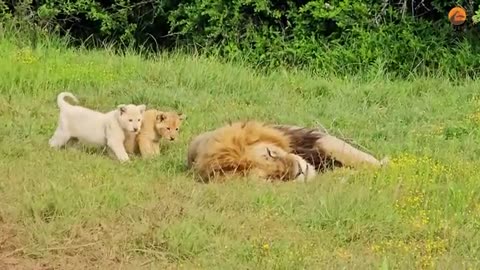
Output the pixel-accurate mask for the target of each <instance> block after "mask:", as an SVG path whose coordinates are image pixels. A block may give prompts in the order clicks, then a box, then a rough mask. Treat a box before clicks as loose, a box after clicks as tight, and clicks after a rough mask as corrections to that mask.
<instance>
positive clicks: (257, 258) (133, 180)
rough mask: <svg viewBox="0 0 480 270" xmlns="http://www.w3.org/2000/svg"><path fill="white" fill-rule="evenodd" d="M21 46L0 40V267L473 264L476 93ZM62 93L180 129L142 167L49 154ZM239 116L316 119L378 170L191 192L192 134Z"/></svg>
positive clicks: (77, 151) (422, 82) (466, 85)
mask: <svg viewBox="0 0 480 270" xmlns="http://www.w3.org/2000/svg"><path fill="white" fill-rule="evenodd" d="M21 44H22V43H21V40H13V39H9V38H3V39H2V41H0V123H1V128H0V157H1V158H0V176H1V180H0V266H1V267H2V269H5V268H6V267H13V266H17V267H20V268H22V269H23V268H25V269H32V268H33V266H34V265H43V266H44V267H52V268H55V269H67V268H69V269H73V268H75V269H92V268H96V267H98V268H100V269H120V268H122V269H143V268H145V269H178V268H181V267H184V268H186V269H239V268H240V269H339V268H348V269H366V268H368V269H370V268H373V269H379V268H381V269H419V268H436V269H439V268H440V269H468V268H470V269H478V267H479V266H480V259H479V258H478V254H480V235H478V232H479V230H480V222H479V220H480V200H479V199H480V197H479V195H480V193H479V192H480V181H479V180H480V173H479V172H478V168H480V162H479V161H478V156H479V154H480V148H479V139H480V128H479V127H480V91H479V89H480V84H479V83H478V82H475V81H459V82H451V81H447V80H445V79H442V78H430V79H429V78H418V79H416V80H413V81H387V80H385V79H382V78H381V76H380V77H379V78H376V79H375V78H374V79H370V80H360V79H358V78H357V79H355V78H349V79H337V78H333V77H332V78H321V77H316V76H313V75H308V74H305V73H302V72H297V73H295V74H294V73H288V72H274V73H272V74H270V75H260V74H257V73H256V72H255V71H252V70H249V69H246V68H243V67H240V66H235V65H233V64H221V63H219V62H216V61H215V60H211V59H206V58H201V57H191V56H183V55H170V56H161V57H158V58H157V59H147V60H146V59H144V58H141V57H139V56H136V55H134V54H125V56H116V55H114V54H113V53H111V52H109V51H108V50H99V51H82V50H71V49H66V48H64V47H62V46H55V45H53V44H54V43H47V44H46V45H45V44H39V46H37V47H36V48H35V49H32V48H29V47H25V46H22V45H21ZM64 90H68V91H71V92H73V93H74V94H75V95H76V96H77V97H78V98H79V99H80V103H81V105H83V106H86V107H90V108H93V109H97V110H101V111H108V110H110V109H111V108H114V107H115V106H116V105H117V104H120V103H138V104H139V103H145V104H146V105H147V106H148V107H149V108H159V109H168V108H169V109H176V110H179V111H182V112H184V113H185V114H187V115H188V118H187V120H186V122H185V123H184V125H183V127H182V131H181V136H180V138H179V141H177V142H174V143H164V145H163V150H162V154H161V156H159V157H157V158H155V159H153V160H148V161H147V160H142V159H140V158H134V160H133V161H132V162H130V163H129V164H120V163H118V162H117V161H115V160H112V159H111V158H109V157H108V156H107V155H104V154H101V153H99V152H98V151H93V150H91V149H82V148H81V147H71V148H67V149H63V150H58V151H55V150H52V149H50V148H49V147H48V139H49V138H50V136H51V135H52V134H53V131H54V129H55V127H56V122H57V117H58V109H57V107H56V103H55V99H56V95H57V94H58V93H59V92H61V91H64ZM247 118H250V119H252V118H255V119H258V120H263V121H268V122H275V123H284V124H295V125H305V126H320V125H322V126H324V127H326V128H327V129H328V130H329V131H330V132H331V133H333V134H335V135H338V136H342V137H347V138H350V139H353V140H354V141H355V142H356V143H358V144H359V145H362V146H364V147H365V148H367V149H368V150H369V151H370V152H372V153H374V155H375V156H377V157H378V158H382V157H384V156H389V157H390V158H391V159H392V164H391V166H390V167H388V168H386V169H383V170H380V171H353V170H338V171H335V172H330V173H326V174H324V175H321V176H319V177H318V179H316V181H315V182H312V183H310V184H294V183H282V184H266V183H258V182H255V181H251V180H250V181H248V180H245V181H240V180H239V181H238V182H229V183H224V184H215V183H213V184H202V183H198V182H195V181H194V179H193V177H192V175H191V173H189V172H188V171H186V169H185V159H186V148H187V145H188V142H189V140H190V139H191V138H192V136H194V135H195V134H198V133H200V132H203V131H205V130H207V129H211V128H214V127H218V126H220V125H223V124H225V123H226V122H227V121H229V120H239V119H247ZM7 269H8V268H7ZM45 269H46V268H45Z"/></svg>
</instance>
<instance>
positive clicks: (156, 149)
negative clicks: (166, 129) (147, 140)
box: [152, 142, 160, 155]
mask: <svg viewBox="0 0 480 270" xmlns="http://www.w3.org/2000/svg"><path fill="white" fill-rule="evenodd" d="M152 151H153V154H154V155H158V154H160V143H159V142H152Z"/></svg>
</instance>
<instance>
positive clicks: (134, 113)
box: [118, 104, 146, 134]
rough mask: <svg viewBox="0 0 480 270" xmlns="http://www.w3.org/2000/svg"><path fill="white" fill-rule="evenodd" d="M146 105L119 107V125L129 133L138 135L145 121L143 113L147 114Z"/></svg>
mask: <svg viewBox="0 0 480 270" xmlns="http://www.w3.org/2000/svg"><path fill="white" fill-rule="evenodd" d="M145 108H146V106H145V105H143V104H142V105H134V104H128V105H123V104H122V105H119V106H118V110H119V112H120V113H119V119H118V120H119V123H120V126H121V127H122V128H123V129H124V130H126V131H127V132H131V133H135V134H137V133H138V132H139V131H140V127H141V126H142V121H143V113H144V112H145Z"/></svg>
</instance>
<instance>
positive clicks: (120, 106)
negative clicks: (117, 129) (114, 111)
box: [117, 104, 127, 115]
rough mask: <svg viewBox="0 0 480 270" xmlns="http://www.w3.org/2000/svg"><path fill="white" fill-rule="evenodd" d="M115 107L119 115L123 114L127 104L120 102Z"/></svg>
mask: <svg viewBox="0 0 480 270" xmlns="http://www.w3.org/2000/svg"><path fill="white" fill-rule="evenodd" d="M117 108H118V109H119V110H120V115H122V114H124V113H125V112H126V111H127V106H126V105H125V104H120V105H118V106H117Z"/></svg>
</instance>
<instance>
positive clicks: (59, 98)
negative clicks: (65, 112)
mask: <svg viewBox="0 0 480 270" xmlns="http://www.w3.org/2000/svg"><path fill="white" fill-rule="evenodd" d="M65 97H69V98H71V99H73V101H75V103H78V99H77V98H76V97H75V96H74V95H73V94H72V93H70V92H62V93H60V94H58V96H57V105H58V108H60V109H63V108H65V106H71V105H70V103H68V102H66V101H65Z"/></svg>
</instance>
